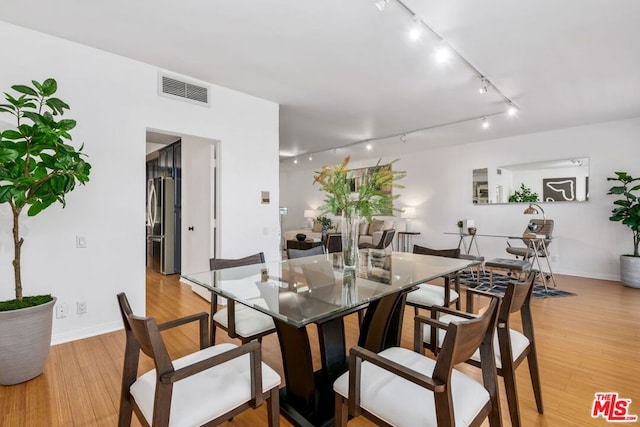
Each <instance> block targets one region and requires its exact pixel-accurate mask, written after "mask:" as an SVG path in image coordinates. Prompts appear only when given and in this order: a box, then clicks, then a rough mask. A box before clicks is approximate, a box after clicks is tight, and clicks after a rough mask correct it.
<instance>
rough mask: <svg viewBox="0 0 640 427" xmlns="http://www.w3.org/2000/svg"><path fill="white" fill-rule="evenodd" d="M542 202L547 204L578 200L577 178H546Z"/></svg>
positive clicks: (543, 182)
mask: <svg viewBox="0 0 640 427" xmlns="http://www.w3.org/2000/svg"><path fill="white" fill-rule="evenodd" d="M542 200H543V201H545V202H562V201H573V200H576V178H575V177H573V178H544V179H543V180H542Z"/></svg>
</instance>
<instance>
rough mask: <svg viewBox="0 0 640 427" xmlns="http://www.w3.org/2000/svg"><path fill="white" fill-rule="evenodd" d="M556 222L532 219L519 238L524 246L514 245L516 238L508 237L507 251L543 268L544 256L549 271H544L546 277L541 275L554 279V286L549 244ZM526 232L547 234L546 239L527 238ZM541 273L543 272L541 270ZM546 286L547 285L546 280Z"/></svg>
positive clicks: (546, 278) (543, 278)
mask: <svg viewBox="0 0 640 427" xmlns="http://www.w3.org/2000/svg"><path fill="white" fill-rule="evenodd" d="M554 225H555V222H554V220H552V219H532V220H530V221H529V223H528V224H527V227H526V228H525V230H524V234H523V237H522V239H517V240H519V241H521V242H522V243H523V244H524V247H523V246H512V245H511V241H512V240H514V239H507V248H506V251H507V253H509V254H511V255H515V256H516V258H519V257H520V258H522V259H523V260H524V261H530V262H531V263H532V264H533V265H534V266H535V265H537V266H538V268H539V269H540V270H542V265H541V264H540V258H544V259H545V261H546V264H547V268H548V269H549V272H548V273H547V272H544V277H542V276H541V279H542V280H543V281H545V280H546V281H548V280H549V279H551V280H552V282H553V284H554V286H555V284H556V280H555V277H554V276H553V270H552V269H551V262H550V261H549V256H550V255H549V245H551V242H552V241H553V228H554ZM526 233H532V234H536V235H538V236H546V237H545V238H544V239H540V240H532V239H527V238H526ZM541 273H543V272H542V271H541ZM544 283H545V287H546V282H544Z"/></svg>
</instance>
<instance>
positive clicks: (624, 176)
mask: <svg viewBox="0 0 640 427" xmlns="http://www.w3.org/2000/svg"><path fill="white" fill-rule="evenodd" d="M615 174H616V175H617V177H616V178H607V181H616V182H618V183H619V184H621V185H616V186H613V187H611V188H610V189H609V192H608V193H607V194H614V195H617V196H620V198H619V199H617V200H615V201H614V202H613V204H614V205H616V207H615V208H614V209H613V210H612V211H611V214H612V215H611V216H610V217H609V220H611V221H617V222H622V223H623V224H624V225H626V226H627V227H629V228H630V229H631V231H632V232H633V254H632V255H620V281H621V282H622V283H623V284H624V285H625V286H629V287H632V288H640V254H638V246H639V245H640V196H637V195H635V194H634V192H637V191H638V190H640V184H634V183H635V182H637V181H640V178H633V177H632V176H631V175H629V174H628V173H626V172H615Z"/></svg>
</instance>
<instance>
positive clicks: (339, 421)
mask: <svg viewBox="0 0 640 427" xmlns="http://www.w3.org/2000/svg"><path fill="white" fill-rule="evenodd" d="M335 395H336V403H335V407H336V410H335V415H334V420H333V422H334V426H335V427H346V426H347V421H348V418H349V405H348V404H347V399H345V398H344V397H342V396H341V395H339V394H338V393H335Z"/></svg>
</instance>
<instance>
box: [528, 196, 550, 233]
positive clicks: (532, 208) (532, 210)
mask: <svg viewBox="0 0 640 427" xmlns="http://www.w3.org/2000/svg"><path fill="white" fill-rule="evenodd" d="M523 213H524V214H525V215H538V214H540V213H541V214H542V226H543V227H544V224H545V223H546V222H547V217H546V216H545V215H544V209H542V206H540V205H538V204H536V203H529V207H528V208H527V209H525V210H524V212H523ZM532 225H533V224H531V223H530V224H529V226H528V227H529V231H532V232H534V233H535V232H536V231H537V227H534V228H535V230H532V229H531V228H532V227H531V226H532Z"/></svg>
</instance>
